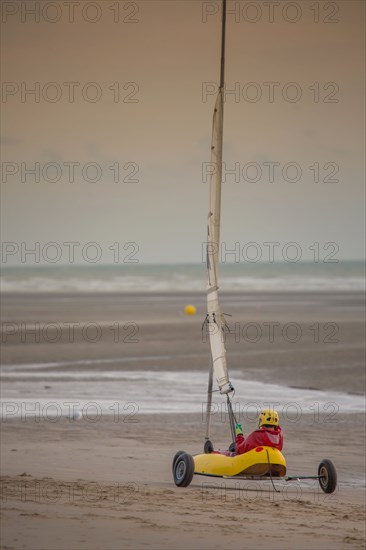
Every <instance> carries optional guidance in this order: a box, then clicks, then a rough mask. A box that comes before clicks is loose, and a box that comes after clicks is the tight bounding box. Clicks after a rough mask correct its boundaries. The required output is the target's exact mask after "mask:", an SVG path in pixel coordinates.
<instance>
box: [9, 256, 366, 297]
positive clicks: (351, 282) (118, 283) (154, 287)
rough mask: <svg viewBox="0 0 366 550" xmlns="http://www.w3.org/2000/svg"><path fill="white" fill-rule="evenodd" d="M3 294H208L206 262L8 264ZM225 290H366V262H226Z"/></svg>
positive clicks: (223, 273)
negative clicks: (10, 265) (206, 290)
mask: <svg viewBox="0 0 366 550" xmlns="http://www.w3.org/2000/svg"><path fill="white" fill-rule="evenodd" d="M0 287H1V291H2V292H3V293H22V292H31V293H47V292H48V293H52V292H54V293H58V292H67V293H72V292H75V293H80V292H85V293H88V292H93V293H95V292H98V293H106V292H110V293H115V292H123V293H136V292H146V293H159V292H204V291H205V289H206V266H205V264H203V263H201V264H143V265H142V264H121V265H81V266H77V265H67V266H60V265H45V266H29V265H28V266H23V265H22V266H17V267H7V266H4V267H3V268H2V275H1V278H0ZM220 288H221V290H222V291H233V292H235V291H241V292H253V291H259V292H260V291H263V292H265V291H282V292H286V291H294V292H296V291H297V292H302V291H333V292H337V291H341V292H347V291H365V264H364V262H363V261H339V262H297V263H293V262H282V263H259V262H258V263H249V262H247V263H232V264H230V263H225V264H221V265H220Z"/></svg>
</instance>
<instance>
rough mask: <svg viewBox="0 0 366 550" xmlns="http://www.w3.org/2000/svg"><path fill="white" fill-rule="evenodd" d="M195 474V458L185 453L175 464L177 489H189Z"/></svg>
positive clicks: (174, 473) (174, 472)
mask: <svg viewBox="0 0 366 550" xmlns="http://www.w3.org/2000/svg"><path fill="white" fill-rule="evenodd" d="M193 474H194V460H193V456H191V455H190V454H188V453H183V454H181V455H179V456H178V458H177V459H176V460H175V462H174V463H173V477H174V483H175V484H176V485H177V487H188V485H189V484H190V483H191V481H192V478H193Z"/></svg>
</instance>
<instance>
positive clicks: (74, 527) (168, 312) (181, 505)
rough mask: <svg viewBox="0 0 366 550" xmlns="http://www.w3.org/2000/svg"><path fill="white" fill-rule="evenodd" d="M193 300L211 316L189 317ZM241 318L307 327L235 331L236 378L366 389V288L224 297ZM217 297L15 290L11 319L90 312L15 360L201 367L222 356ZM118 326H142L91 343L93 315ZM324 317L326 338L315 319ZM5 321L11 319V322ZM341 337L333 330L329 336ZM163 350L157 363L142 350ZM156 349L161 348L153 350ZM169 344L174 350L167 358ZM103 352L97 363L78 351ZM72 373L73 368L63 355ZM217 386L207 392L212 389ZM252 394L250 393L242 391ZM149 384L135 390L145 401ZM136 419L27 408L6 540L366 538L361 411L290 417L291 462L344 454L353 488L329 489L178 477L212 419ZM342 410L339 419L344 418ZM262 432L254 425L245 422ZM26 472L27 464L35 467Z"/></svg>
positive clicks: (279, 541)
mask: <svg viewBox="0 0 366 550" xmlns="http://www.w3.org/2000/svg"><path fill="white" fill-rule="evenodd" d="M188 302H193V303H195V305H197V307H198V314H197V315H196V316H195V317H192V318H188V317H186V316H184V314H183V312H182V311H183V307H184V305H185V304H186V303H188ZM223 309H224V311H225V312H227V313H230V314H233V318H229V323H235V322H239V323H242V324H245V323H248V322H255V323H259V324H261V323H263V322H265V321H270V322H278V323H280V326H281V327H283V326H284V324H286V323H289V322H295V323H298V324H299V325H300V326H301V328H302V336H301V338H300V340H299V341H298V342H296V343H289V342H288V341H286V340H285V339H284V338H283V337H281V336H280V337H277V338H275V341H274V342H270V341H269V339H268V338H266V337H263V338H261V339H260V340H259V341H258V342H256V343H249V342H248V341H246V340H245V339H243V338H240V339H239V341H235V338H232V339H231V340H230V339H229V340H228V342H227V348H228V361H229V367H230V370H231V372H232V376H231V378H232V379H233V380H234V381H235V372H238V370H240V374H241V375H242V377H244V378H247V379H248V380H260V381H263V382H276V383H280V384H283V385H295V386H301V387H309V386H311V387H315V388H322V389H329V390H338V391H343V392H351V393H352V392H356V393H361V394H362V393H364V390H365V386H364V376H365V365H364V348H363V345H364V317H363V315H364V314H363V296H362V295H361V294H359V293H340V294H339V293H338V294H337V293H322V294H320V293H319V294H317V293H294V294H284V293H272V294H271V293H268V294H266V295H264V296H263V295H262V296H259V295H254V294H251V295H245V294H226V295H224V296H223ZM204 311H205V304H204V297H203V296H198V295H195V296H192V295H188V294H186V295H183V294H179V295H168V294H166V295H149V296H142V295H139V296H137V295H136V296H127V295H126V296H117V295H109V296H107V295H104V296H102V295H100V296H98V295H94V296H91V295H87V296H86V295H75V296H71V295H69V296H67V295H50V296H47V297H46V296H41V297H40V296H36V295H25V296H22V297H20V296H15V295H13V296H11V295H10V296H7V297H5V298H4V301H3V308H2V322H3V323H4V322H8V323H9V322H13V323H15V325H16V326H18V327H20V324H21V323H22V322H23V323H24V322H26V323H35V322H40V323H41V324H42V323H51V322H54V323H59V324H62V323H65V322H67V323H70V322H76V323H80V327H79V328H78V327H77V330H76V332H75V339H74V341H72V342H71V341H70V339H69V338H68V335H67V333H66V332H64V333H63V335H62V340H61V341H59V342H57V343H53V344H51V343H49V342H47V341H44V340H42V339H41V342H39V343H37V342H34V341H33V340H32V337H26V338H25V339H24V338H23V341H22V336H21V331H19V332H18V334H17V335H16V336H15V337H10V336H9V338H7V340H6V341H5V342H4V340H3V347H2V362H3V364H5V365H11V364H17V363H37V362H43V363H44V362H60V361H69V362H70V365H68V366H67V368H70V369H72V370H83V368H85V369H87V370H91V369H94V370H95V372H98V370H100V369H103V359H108V358H109V359H111V358H112V359H113V358H119V357H121V358H123V359H124V361H123V362H121V363H120V364H119V363H118V362H117V363H115V364H109V365H108V368H109V369H112V368H115V369H126V370H131V369H136V368H138V369H141V368H148V369H149V370H160V369H163V370H169V369H174V370H191V369H194V370H202V371H207V367H208V357H209V355H208V343H207V342H202V334H201V324H202V320H203V318H204ZM87 322H97V323H99V324H100V325H101V326H102V327H106V328H107V329H108V327H109V326H110V325H112V324H113V323H115V322H118V323H126V322H135V323H136V324H137V325H138V328H139V338H138V342H136V343H127V342H123V341H122V342H119V343H116V342H114V341H113V333H112V331H111V330H110V329H108V330H105V331H104V332H103V337H102V338H101V340H100V341H99V342H97V343H95V344H91V343H90V342H87V341H85V339H83V337H82V333H81V328H82V324H83V323H87ZM328 322H331V323H335V324H336V325H337V327H338V332H337V335H336V339H337V340H338V341H337V342H326V341H324V340H325V339H326V338H325V336H326V334H325V333H324V330H326V329H325V328H324V325H325V323H328ZM314 323H319V324H320V326H321V330H322V331H323V332H321V333H320V340H319V341H318V342H317V341H315V338H314V333H313V332H312V330H311V329H310V327H311V326H312V325H313V324H314ZM3 329H4V325H3ZM327 334H329V333H328V332H327ZM147 356H149V357H151V359H150V360H149V362H148V363H146V361H143V362H142V363H141V364H139V362H138V358H139V357H144V358H146V357H147ZM154 356H155V357H154ZM162 356H165V357H166V358H165V359H162V358H161V357H162ZM88 359H91V360H100V364H94V365H85V367H84V366H83V364H82V363H78V364H77V365H74V366H73V364H72V362H73V361H75V362H76V361H78V362H80V361H81V362H82V361H84V360H88ZM57 368H59V369H60V370H65V367H55V369H57ZM205 389H206V388H203V395H204V393H205ZM238 397H239V398H240V399H241V400H242V401H243V400H244V401H245V396H242V395H241V396H238ZM137 398H138V396H131V399H137ZM136 419H137V420H138V422H123V419H120V421H119V422H114V421H113V417H112V416H110V417H108V416H103V417H102V418H101V419H99V420H98V422H95V423H92V422H88V421H87V420H86V419H82V420H80V421H78V422H71V421H69V420H67V419H61V420H58V421H57V422H51V421H46V420H42V421H41V422H39V423H36V422H34V419H32V418H28V420H27V422H22V421H21V420H20V419H18V420H16V419H14V420H11V421H8V422H5V423H2V426H1V427H2V436H1V438H2V439H1V443H2V445H1V474H2V512H1V527H2V529H1V537H2V539H1V541H2V548H4V549H5V548H12V549H16V550H18V549H20V548H27V549H32V550H40V549H44V550H48V549H50V550H51V549H55V550H56V549H57V550H59V549H60V550H61V549H71V550H77V549H79V548H80V549H84V548H85V549H97V548H98V549H101V550H104V549H106V550H107V549H110V550H115V549H137V550H139V549H143V548H147V549H154V550H155V549H157V550H158V549H160V548H162V549H165V548H166V549H173V550H174V549H181V548H182V549H183V548H192V549H196V548H197V549H198V548H202V549H206V548H207V549H209V548H233V549H240V548H249V549H254V548H258V547H260V548H262V549H264V550H267V549H282V548H288V549H314V550H316V549H329V550H330V549H347V548H360V549H361V548H364V547H365V531H364V525H365V523H364V520H365V517H364V503H365V498H364V495H365V493H364V491H365V482H364V471H365V438H364V435H365V428H364V421H365V418H364V415H363V414H357V415H356V414H349V415H341V414H339V413H337V414H336V415H335V417H331V418H330V417H329V416H328V417H324V416H321V417H320V418H319V419H318V418H316V417H314V416H313V415H302V416H301V418H300V419H299V421H298V422H295V423H293V422H292V423H291V422H289V421H285V420H283V422H282V424H283V428H284V430H285V437H286V440H285V448H284V454H285V456H286V459H287V463H288V473H289V474H290V475H293V474H309V473H310V474H315V473H316V472H317V466H318V463H319V461H320V460H321V459H322V458H331V459H332V460H333V461H334V463H335V465H336V467H337V471H338V475H339V488H338V490H337V492H335V493H334V494H333V495H325V494H324V493H322V492H320V490H319V488H318V486H317V483H316V482H315V481H308V482H302V483H298V482H295V483H294V484H293V485H290V484H285V482H277V483H276V485H277V487H278V490H279V491H280V492H279V493H275V492H274V490H273V488H272V487H271V485H270V483H269V482H263V483H261V484H258V483H257V482H243V481H240V482H239V481H238V480H221V479H218V480H214V481H212V480H209V479H206V478H203V477H195V478H194V479H193V482H192V484H191V486H190V487H188V488H187V489H179V488H176V487H175V485H174V483H173V480H172V474H171V461H172V457H173V455H174V454H175V452H176V451H177V450H179V449H184V450H186V451H188V452H190V453H192V454H194V453H197V452H201V449H202V445H203V439H204V431H205V429H204V428H205V426H204V422H203V419H202V418H201V416H200V415H192V414H186V413H185V411H182V414H180V415H151V416H144V415H141V414H138V415H137V417H136ZM223 420H224V419H223V418H221V417H220V416H218V417H214V419H213V434H212V439H213V441H214V443H215V445H216V446H217V447H221V448H225V447H226V446H227V445H228V444H229V442H230V437H229V429H228V425H227V423H224V422H223ZM330 420H333V422H330ZM252 428H254V425H253V424H246V425H245V430H246V433H248V431H250V430H251V429H252ZM21 474H26V475H21Z"/></svg>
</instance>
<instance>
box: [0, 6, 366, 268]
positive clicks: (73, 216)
mask: <svg viewBox="0 0 366 550" xmlns="http://www.w3.org/2000/svg"><path fill="white" fill-rule="evenodd" d="M35 5H36V3H34V2H31V1H28V2H26V3H24V2H3V5H2V10H3V13H2V20H3V23H2V31H3V33H2V35H3V37H2V79H3V82H4V83H3V88H2V104H1V107H2V114H3V116H2V182H1V186H2V199H3V200H2V240H3V241H5V242H6V243H13V244H12V245H6V246H8V248H7V249H6V250H7V251H8V252H9V251H12V254H10V253H9V254H7V255H5V258H4V254H3V260H4V259H5V261H6V264H7V265H9V264H10V263H13V262H14V263H19V262H20V261H21V256H20V251H21V246H23V247H24V246H27V247H28V248H32V247H34V246H35V243H36V242H38V243H40V244H39V245H38V246H40V247H41V258H40V259H42V249H43V248H44V247H45V246H46V249H47V243H50V242H55V243H58V244H59V246H60V250H62V257H61V259H60V261H61V262H64V263H67V262H68V259H69V252H67V250H69V248H68V249H67V248H66V247H65V245H64V244H63V243H68V242H73V243H80V247H82V246H84V245H85V244H86V243H90V242H95V243H97V244H98V246H100V249H101V251H102V257H101V261H102V262H105V263H111V262H112V261H113V253H112V251H111V249H110V248H109V247H111V246H112V247H113V243H116V242H118V243H120V246H121V247H122V253H121V254H122V256H121V257H122V259H123V254H126V253H127V252H128V251H130V250H131V249H127V248H126V252H123V246H124V245H125V244H126V243H136V245H135V246H136V247H138V254H137V255H136V257H137V258H138V259H139V261H140V262H141V263H151V262H154V263H163V262H177V261H181V262H200V261H201V248H202V242H204V241H205V238H206V218H207V208H208V206H207V205H208V186H207V182H206V183H205V181H204V180H205V179H206V178H205V163H206V162H208V161H209V160H210V139H211V124H212V122H211V117H212V110H213V105H214V100H215V98H214V91H215V83H217V81H218V78H219V56H220V13H219V11H218V8H219V6H220V3H219V2H201V1H198V0H194V1H187V0H184V1H181V0H167V1H155V0H149V1H141V0H139V1H137V2H123V1H120V2H114V1H112V0H111V1H109V0H105V1H103V2H83V1H79V2H78V3H76V2H69V3H67V2H61V1H60V2H59V9H58V10H56V8H55V4H54V3H51V2H40V3H39V4H38V5H39V6H40V8H39V10H40V11H39V13H37V12H36V13H35V14H32V13H28V12H27V11H26V10H27V9H28V11H29V10H31V9H32V8H34V6H35ZM117 7H118V8H119V12H117ZM228 8H229V10H235V13H231V14H230V13H229V14H228V18H227V49H226V59H227V67H226V87H227V90H228V91H230V90H231V91H233V90H235V93H231V94H227V96H226V103H225V124H224V126H225V128H224V144H225V145H224V161H225V163H226V168H227V170H234V169H235V173H230V174H229V173H228V174H227V177H226V182H224V185H223V199H222V209H223V210H222V240H223V241H224V242H225V245H226V247H227V249H232V248H234V246H235V243H239V247H240V250H242V248H243V247H245V245H246V243H248V242H256V243H259V244H260V245H261V244H262V243H264V242H277V243H280V244H279V247H280V248H282V247H284V246H286V244H287V243H289V242H296V243H298V245H299V246H300V247H301V250H302V253H303V257H304V258H306V257H309V258H311V257H312V255H313V252H312V251H311V250H310V249H309V247H312V246H313V244H314V243H315V242H317V243H319V247H320V250H321V254H323V255H325V254H326V251H325V250H324V247H325V246H327V243H336V244H335V245H332V246H338V247H339V251H338V252H337V257H338V258H340V259H342V258H343V259H359V258H362V257H364V237H363V231H364V170H365V165H364V148H365V127H364V124H365V123H364V115H365V113H364V103H363V102H364V92H365V90H364V81H365V58H364V48H365V28H364V10H365V4H364V2H362V1H352V0H351V1H350V0H347V1H336V2H310V1H297V2H291V3H289V2H275V3H272V4H271V6H269V5H268V3H266V2H259V1H258V2H251V3H249V4H248V2H239V1H236V2H233V1H232V2H231V1H230V0H228ZM216 12H217V13H216ZM93 21H94V22H93ZM67 83H68V84H67ZM31 89H33V90H35V92H34V93H29V90H31ZM36 163H38V164H36ZM90 163H93V164H90ZM117 166H119V174H118V173H117ZM32 168H33V169H34V168H36V172H37V171H39V176H38V173H36V174H35V173H31V172H29V171H27V170H29V169H32ZM38 177H39V181H36V179H38ZM52 180H54V181H52ZM93 180H96V181H93ZM114 180H119V181H114ZM124 180H127V181H124ZM21 243H26V244H25V245H21ZM9 246H10V248H9ZM74 246H79V245H74ZM128 246H130V245H128ZM237 246H238V245H237ZM17 247H19V251H18V248H17ZM68 247H70V245H68ZM327 250H328V252H329V251H331V250H332V248H330V249H329V247H328V249H327ZM45 254H46V255H47V254H50V256H52V253H51V252H50V251H48V252H46V253H45ZM79 259H80V258H79ZM276 259H281V257H278V258H276ZM29 262H31V260H30V257H29Z"/></svg>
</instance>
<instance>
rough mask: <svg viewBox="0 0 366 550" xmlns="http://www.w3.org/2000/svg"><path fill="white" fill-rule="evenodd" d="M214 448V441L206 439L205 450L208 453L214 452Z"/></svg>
mask: <svg viewBox="0 0 366 550" xmlns="http://www.w3.org/2000/svg"><path fill="white" fill-rule="evenodd" d="M213 450H214V447H213V445H212V442H211V441H210V440H209V439H207V441H205V444H204V446H203V452H204V453H205V454H206V455H208V454H210V453H212V451H213Z"/></svg>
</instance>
